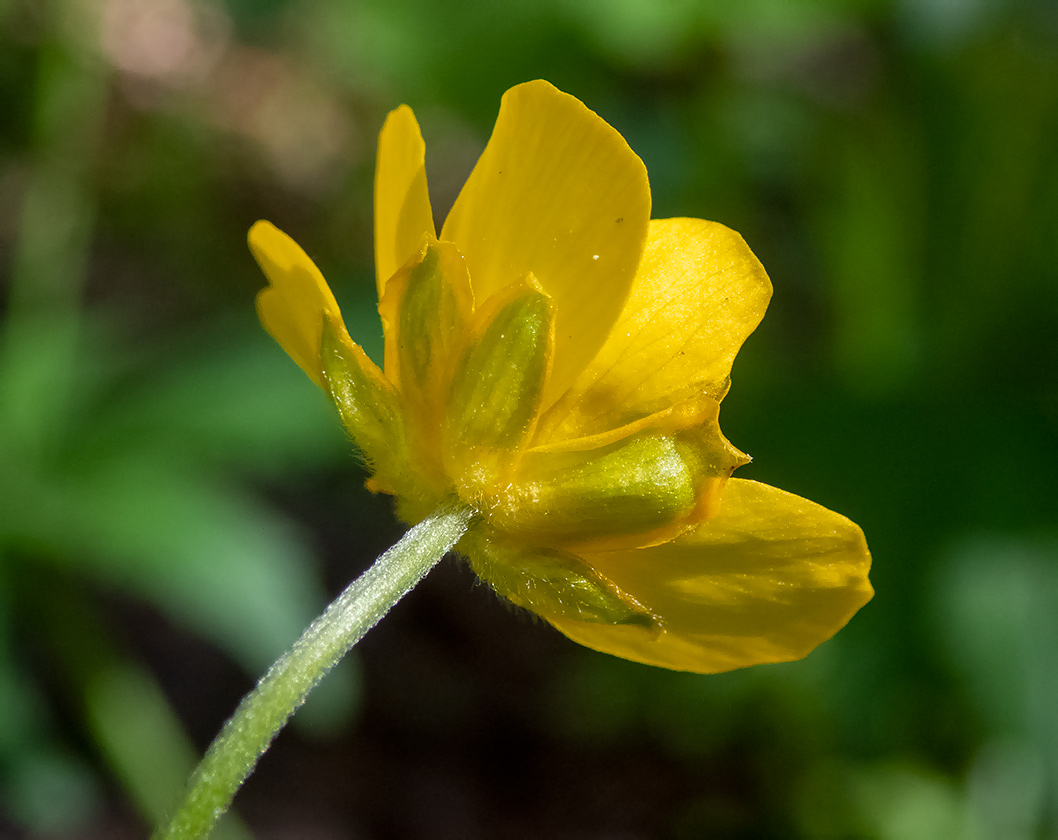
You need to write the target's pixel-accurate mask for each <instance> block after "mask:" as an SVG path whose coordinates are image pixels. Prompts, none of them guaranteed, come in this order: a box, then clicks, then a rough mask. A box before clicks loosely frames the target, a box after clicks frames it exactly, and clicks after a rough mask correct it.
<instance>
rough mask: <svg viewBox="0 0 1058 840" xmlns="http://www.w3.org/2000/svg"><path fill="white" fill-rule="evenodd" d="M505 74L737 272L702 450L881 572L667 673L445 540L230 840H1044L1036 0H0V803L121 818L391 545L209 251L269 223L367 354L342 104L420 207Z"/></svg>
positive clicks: (1045, 362) (373, 329)
mask: <svg viewBox="0 0 1058 840" xmlns="http://www.w3.org/2000/svg"><path fill="white" fill-rule="evenodd" d="M535 77H543V78H547V79H549V80H550V81H552V82H554V83H555V84H556V85H558V86H559V87H560V88H562V89H564V90H567V91H569V92H570V93H572V94H574V95H576V96H577V97H579V98H580V99H582V100H583V101H585V102H586V103H588V104H589V106H591V107H593V108H594V109H595V110H597V111H599V113H600V114H602V116H603V117H605V118H606V119H607V120H608V121H609V122H611V123H612V124H613V125H614V126H615V127H616V128H617V129H618V130H619V131H621V132H622V134H624V135H625V137H626V138H628V140H629V143H630V144H631V146H632V147H633V148H634V149H635V150H636V151H637V152H638V153H639V154H640V155H641V157H642V158H643V159H644V161H645V163H646V165H647V168H648V170H649V172H650V173H651V177H652V189H653V194H654V200H655V209H654V216H655V217H665V216H671V215H687V216H697V217H703V218H710V219H716V220H718V221H722V222H724V223H725V224H727V225H729V226H731V227H733V228H735V229H736V230H739V231H740V232H741V233H742V234H743V235H744V236H745V237H746V239H747V240H748V242H749V243H750V245H751V246H752V247H753V248H754V250H755V251H756V253H757V255H758V256H759V257H760V258H761V260H762V262H763V263H764V265H765V266H766V267H767V268H768V270H769V273H770V274H771V276H772V279H773V281H774V285H775V298H774V301H773V303H772V306H771V309H770V310H769V314H768V317H767V318H766V319H765V321H764V324H763V325H762V327H761V328H760V329H759V330H758V332H757V333H756V334H755V335H754V337H752V338H751V339H750V341H749V343H748V344H747V346H746V347H745V349H744V350H743V352H742V354H741V355H740V357H739V361H738V363H737V364H736V367H735V369H734V373H733V378H734V383H735V384H734V388H733V390H732V392H731V395H730V397H729V398H728V400H727V401H726V402H725V404H724V428H725V430H727V431H728V433H729V435H730V436H731V438H732V439H733V440H734V441H735V442H736V443H737V444H738V445H739V446H740V447H741V448H743V449H745V450H747V451H748V452H750V453H751V454H753V455H754V456H756V458H757V462H756V464H754V465H751V466H749V467H746V468H744V469H743V471H741V472H740V473H739V474H740V475H742V476H744V477H749V478H757V479H760V480H762V481H766V482H768V483H772V484H776V485H779V486H782V487H785V488H788V489H790V490H792V491H794V492H797V493H799V494H801V495H804V496H807V497H809V498H812V499H815V500H818V501H819V502H821V503H823V504H825V505H827V506H828V507H831V508H833V509H835V510H839V511H841V512H843V513H845V514H847V515H848V516H850V517H851V518H852V519H853V520H854V521H856V522H858V523H859V524H861V525H862V526H863V528H864V531H865V532H866V533H867V536H868V540H869V542H870V545H871V548H872V551H873V554H874V558H875V566H874V571H873V573H872V578H873V580H874V582H875V585H876V589H877V592H878V594H877V596H876V598H875V600H874V601H873V602H872V603H871V604H870V606H869V607H868V608H866V609H865V610H864V611H863V613H862V614H861V615H859V616H857V617H856V619H855V620H854V621H853V622H852V624H851V625H850V626H849V627H848V628H847V630H846V631H843V632H842V633H841V634H840V635H839V636H838V637H836V638H835V639H834V640H833V641H832V642H830V643H828V644H827V645H825V646H824V647H823V648H822V649H820V650H819V651H817V652H816V653H814V654H813V655H812V656H811V657H810V658H809V659H807V660H806V661H804V662H802V663H795V664H791V665H785V666H775V667H768V668H760V669H755V670H750V671H747V672H741V673H734V674H729V675H724V676H720V677H707V678H703V677H692V676H688V675H682V674H673V673H668V672H664V671H660V670H654V669H648V668H644V667H639V666H635V665H632V664H629V663H625V662H620V661H618V660H613V659H610V658H607V657H604V656H601V655H598V654H593V653H591V652H587V651H580V650H578V649H576V648H575V646H573V645H572V644H567V643H566V642H564V641H563V640H561V639H560V638H557V637H555V636H553V635H552V634H551V633H550V632H549V631H548V630H547V629H546V628H545V627H541V626H534V625H531V624H530V623H528V622H527V621H526V620H525V619H524V617H521V616H517V615H511V614H508V613H506V612H505V611H504V610H503V609H500V608H497V606H496V604H495V603H494V601H493V600H491V599H490V597H489V596H488V595H487V594H486V592H485V591H483V590H481V589H475V588H472V586H471V584H470V578H469V576H467V574H466V573H465V572H463V571H460V570H459V568H458V567H456V566H454V565H453V566H449V567H443V568H441V569H439V570H438V571H437V572H435V573H434V574H433V575H431V578H430V579H428V580H427V581H426V582H425V583H424V584H423V586H422V589H421V591H419V592H416V593H415V594H414V595H413V596H412V597H411V599H410V600H409V603H408V604H406V605H404V606H402V607H401V608H400V609H399V610H398V611H397V612H396V613H395V614H394V615H393V616H391V617H390V619H388V620H387V622H386V623H384V624H383V625H382V626H381V627H380V628H378V629H377V630H376V631H374V633H373V634H372V635H371V636H370V637H369V638H368V639H367V640H366V641H365V643H364V644H363V645H362V649H361V654H362V657H363V663H364V669H365V677H364V680H363V691H364V692H365V694H364V696H363V700H362V702H359V703H358V702H357V701H358V698H359V697H360V696H361V695H360V694H359V689H358V688H357V686H358V684H359V683H358V680H357V678H356V676H355V671H354V670H353V669H352V668H351V667H350V668H349V669H347V670H346V672H345V674H344V675H342V676H339V675H338V674H336V675H335V676H333V677H330V678H328V680H327V681H326V682H325V683H324V684H323V686H322V687H321V690H323V691H324V692H327V691H328V690H329V692H330V695H329V697H328V696H327V695H326V694H324V695H323V696H321V697H319V698H318V699H315V698H314V700H313V701H310V704H309V707H307V708H306V710H305V715H304V717H305V720H306V724H307V725H306V726H304V727H303V730H304V731H303V732H297V731H294V732H291V733H286V734H284V736H283V737H282V738H281V739H280V742H279V743H278V744H277V745H276V747H275V748H274V750H273V753H272V754H271V755H270V756H269V757H268V758H267V759H266V760H265V762H264V764H263V765H262V768H261V771H260V772H259V773H258V775H257V776H255V778H254V779H253V780H252V781H251V783H250V784H249V786H248V787H247V790H246V791H245V792H244V794H242V796H241V798H240V800H237V801H236V806H237V810H240V809H241V810H242V812H243V815H244V818H245V820H246V822H247V823H248V824H249V825H250V827H251V829H252V831H253V833H254V835H255V836H259V837H269V836H279V835H280V834H281V833H282V831H284V830H286V831H287V832H288V836H289V835H290V834H293V835H294V836H309V835H312V834H313V832H315V836H323V835H324V834H327V836H331V835H333V836H385V835H390V836H404V837H434V836H446V837H450V836H464V837H476V836H483V837H489V836H505V837H522V836H563V835H566V836H569V835H581V836H589V837H590V836H604V835H607V834H609V835H614V834H620V835H621V836H629V837H639V836H642V837H648V836H649V837H654V836H665V837H688V838H689V837H701V836H717V837H745V838H750V837H753V838H762V837H807V838H844V837H867V838H882V840H887V838H923V840H926V838H929V840H933V838H938V837H945V838H949V837H950V838H960V839H962V838H965V840H985V839H986V838H1004V840H1006V838H1013V840H1018V839H1019V838H1026V839H1027V838H1036V837H1054V836H1056V835H1058V726H1056V721H1058V716H1056V715H1055V714H1054V702H1053V698H1054V697H1055V695H1056V690H1058V661H1056V660H1055V649H1056V648H1058V646H1056V644H1055V642H1056V640H1058V625H1056V619H1055V615H1056V614H1058V610H1056V609H1055V603H1056V602H1058V533H1056V529H1055V522H1056V516H1055V515H1056V513H1058V505H1056V503H1055V493H1054V490H1053V487H1052V484H1053V477H1054V476H1055V475H1056V474H1058V386H1056V384H1055V383H1056V382H1058V344H1056V343H1055V341H1054V335H1055V332H1056V329H1058V269H1056V266H1058V144H1056V143H1055V142H1054V138H1055V137H1056V136H1058V7H1056V6H1055V4H1054V3H1053V2H1051V0H1008V1H1007V2H1001V0H905V2H882V0H858V2H852V1H851V0H850V1H849V2H837V0H806V2H797V3H791V2H787V0H753V1H752V2H741V3H729V4H725V3H704V2H697V0H663V2H657V0H561V2H560V1H559V0H553V2H547V0H545V1H544V2H529V0H514V2H509V3H503V4H500V3H496V2H493V0H472V2H467V3H463V4H460V5H459V8H458V10H453V9H452V8H450V7H449V6H448V5H446V4H443V3H433V2H426V0H355V2H353V1H352V0H312V1H311V2H310V0H228V2H224V3H222V2H219V0H194V2H192V0H50V1H49V2H42V3H30V2H27V1H26V0H7V2H2V3H0V102H2V104H3V107H2V108H0V319H2V320H0V834H2V835H4V836H9V835H10V836H13V837H23V836H43V837H48V836H73V835H76V836H108V837H109V836H123V835H131V836H136V835H138V834H141V833H142V832H143V826H144V824H145V823H149V822H151V821H152V820H155V819H156V818H157V817H158V815H159V813H161V812H163V811H164V810H165V809H166V808H168V807H169V806H170V805H171V803H172V801H173V799H174V797H175V795H176V793H177V792H178V788H179V785H180V784H181V781H182V778H183V775H184V773H185V772H186V770H187V767H188V766H189V764H190V763H191V761H192V760H193V756H194V754H195V751H196V750H197V749H201V748H202V747H203V746H204V745H205V743H206V742H207V741H208V739H209V738H210V736H211V735H212V733H213V732H214V731H215V730H216V729H217V727H218V726H219V724H220V722H221V720H222V719H223V717H224V716H225V715H226V714H228V713H229V712H230V710H231V709H232V708H234V704H235V702H236V701H237V699H238V697H239V696H240V695H241V693H242V692H243V691H245V690H246V689H247V688H248V687H249V684H250V680H251V679H253V678H254V677H256V676H257V675H258V674H259V673H260V671H261V670H262V669H263V668H264V667H265V666H266V665H267V664H268V663H269V662H270V661H271V660H272V659H274V658H275V657H276V656H277V655H278V654H279V653H280V652H281V651H282V650H283V649H284V648H285V647H286V646H287V645H288V644H289V643H290V642H291V641H292V640H293V638H294V637H295V636H296V635H297V633H298V631H299V629H300V627H302V626H303V625H304V624H305V623H307V621H308V620H309V619H310V617H311V616H312V615H313V614H315V613H316V612H317V611H318V610H319V609H320V608H321V607H322V605H323V604H324V602H325V599H326V595H325V593H330V594H334V592H336V590H337V589H338V588H339V587H340V586H341V585H342V584H344V582H346V581H347V580H348V579H350V578H351V577H352V576H353V575H354V574H355V573H356V572H357V570H358V569H360V568H363V567H364V566H366V565H367V563H369V562H370V560H371V559H372V558H373V557H374V555H375V553H377V550H378V549H380V548H382V547H384V546H385V545H386V544H387V543H388V542H391V541H392V537H393V535H394V533H395V530H394V529H395V526H394V525H393V523H392V522H391V521H390V520H389V518H388V514H387V512H386V509H385V505H384V504H380V503H379V502H378V501H377V500H375V499H373V498H372V497H370V496H368V495H367V494H366V492H364V491H362V490H361V489H359V486H358V485H359V482H360V481H361V479H362V476H361V474H360V472H359V470H358V468H357V466H356V463H355V459H354V458H353V456H352V454H351V452H350V451H349V448H348V446H347V445H346V443H345V441H344V440H343V439H342V435H341V434H340V432H339V431H338V428H337V424H336V423H335V422H334V421H333V419H332V417H331V415H330V412H329V411H328V409H327V407H326V405H325V404H324V401H323V399H322V397H321V396H320V395H319V394H317V393H315V392H314V389H313V388H312V387H311V385H310V384H307V383H306V382H304V381H303V380H304V377H303V376H301V375H300V372H299V371H297V369H296V368H295V367H294V366H293V365H292V364H291V363H289V361H288V360H286V359H285V357H284V356H283V355H282V353H281V351H279V350H278V348H276V347H275V346H274V345H273V344H272V342H271V341H270V339H268V337H267V336H266V335H264V333H263V332H261V331H260V329H259V328H258V326H257V325H256V319H255V316H254V313H253V310H252V306H251V299H252V296H253V294H254V293H255V291H256V290H257V288H258V286H259V285H260V280H259V278H258V276H257V274H256V269H255V267H254V266H253V264H252V261H251V260H250V258H249V256H248V254H247V252H246V251H245V248H244V245H243V238H244V236H245V232H246V230H247V228H248V227H249V225H250V224H251V223H252V222H253V221H254V220H255V219H257V218H262V217H264V218H269V219H272V220H273V221H275V222H276V223H277V224H279V225H280V226H281V227H283V228H284V229H285V230H287V231H288V232H289V233H290V234H291V235H292V236H294V238H295V239H297V240H298V241H299V242H301V243H302V244H303V245H304V246H305V247H306V249H307V250H308V251H309V253H310V254H311V255H312V256H313V257H314V258H315V259H316V261H317V262H318V263H319V264H320V266H321V267H322V268H323V270H324V272H325V273H326V275H327V276H328V278H329V279H331V280H332V282H333V283H334V285H335V290H336V293H337V295H338V298H339V301H340V302H341V304H342V307H343V312H344V314H345V316H346V320H347V322H348V325H349V329H350V332H351V333H354V334H355V335H356V337H357V339H358V340H360V341H361V342H362V343H364V344H365V345H366V346H367V349H368V350H369V351H370V352H376V353H377V351H378V350H379V349H380V342H379V339H378V324H377V316H376V315H375V313H374V312H373V294H374V289H373V283H372V282H371V274H370V271H371V263H372V255H371V252H370V241H371V236H370V230H371V227H370V226H371V219H370V208H371V181H372V165H373V154H374V141H375V135H376V132H377V130H378V128H379V127H380V126H381V121H382V118H383V116H384V114H385V112H386V111H387V110H388V109H390V108H392V107H394V106H395V105H397V104H398V103H400V102H408V103H409V104H411V105H412V106H413V107H414V108H415V110H416V114H417V115H418V116H419V117H420V120H421V122H422V123H423V128H424V133H425V134H426V135H427V136H428V137H429V138H430V158H429V160H428V162H427V165H428V167H429V169H430V181H431V189H432V192H433V194H434V197H435V202H436V203H435V210H436V211H437V212H439V213H441V214H443V213H444V212H445V211H446V210H447V207H448V205H449V204H450V203H451V201H452V200H454V197H455V190H456V189H458V186H459V185H460V184H461V183H462V182H463V180H464V179H465V176H466V174H467V172H468V171H469V169H470V167H471V166H472V165H473V162H474V160H475V157H476V155H477V154H478V153H479V152H480V150H481V148H482V147H483V145H484V141H485V139H486V134H487V131H488V129H489V127H490V126H491V124H492V121H493V119H494V117H495V109H496V106H497V103H498V101H499V96H500V94H501V93H502V92H503V91H504V90H505V89H506V88H508V87H509V86H511V85H512V84H515V83H517V82H520V81H524V80H526V79H529V78H535ZM314 705H315V706H316V709H315V711H316V715H315V716H313V715H312V707H313V706H314ZM299 717H301V715H299ZM343 727H344V728H343ZM313 731H315V732H317V733H320V734H326V735H327V736H328V740H321V739H320V738H316V739H313V738H311V737H309V736H310V735H311V733H312V732H313ZM185 733H187V734H185ZM192 744H194V746H192ZM299 780H300V781H299ZM227 830H228V831H230V832H231V833H232V835H233V836H239V835H240V834H243V835H244V834H245V829H243V828H242V827H241V826H240V825H239V824H238V823H235V822H233V823H232V824H231V825H229V826H227ZM328 832H329V834H328Z"/></svg>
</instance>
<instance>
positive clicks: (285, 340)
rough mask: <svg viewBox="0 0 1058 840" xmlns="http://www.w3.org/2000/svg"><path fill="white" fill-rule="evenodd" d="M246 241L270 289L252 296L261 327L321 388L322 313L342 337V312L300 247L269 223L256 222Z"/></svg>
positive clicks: (316, 269) (318, 272) (317, 271)
mask: <svg viewBox="0 0 1058 840" xmlns="http://www.w3.org/2000/svg"><path fill="white" fill-rule="evenodd" d="M248 239H249V243H250V250H251V251H252V252H253V255H254V259H256V260H257V264H258V265H259V266H261V270H262V271H263V272H264V273H265V276H266V277H267V278H268V282H269V284H270V285H269V286H268V288H266V289H263V290H262V291H261V292H260V293H258V295H257V314H258V316H259V317H260V319H261V323H262V324H263V325H264V328H265V329H266V330H268V332H269V334H270V335H271V336H272V338H274V339H275V340H276V341H278V342H279V345H280V347H282V348H283V349H284V350H286V351H287V354H288V355H289V356H290V358H292V359H293V360H294V361H295V362H297V363H298V366H299V367H300V368H301V369H302V370H303V371H305V373H307V374H308V375H309V378H310V379H311V380H312V381H313V382H315V383H316V384H317V385H319V386H320V387H321V388H323V387H324V382H323V376H322V373H321V368H320V338H321V335H322V332H323V316H324V314H325V313H326V315H327V316H328V317H329V318H330V319H331V321H332V322H333V323H334V325H335V329H336V330H337V331H339V332H341V333H343V334H346V333H345V325H344V323H343V321H342V313H341V312H340V311H339V309H338V303H337V302H336V301H335V299H334V295H333V294H331V290H330V287H329V286H328V285H327V281H326V280H324V279H323V275H322V274H320V270H319V269H318V268H316V265H315V263H313V262H312V260H310V259H309V257H308V255H307V254H306V253H305V252H304V251H303V250H301V247H300V246H299V245H298V244H297V243H296V242H295V241H294V240H293V239H291V238H290V237H289V236H287V235H286V234H285V233H283V231H281V230H279V229H278V228H277V227H275V226H274V225H273V224H271V223H270V222H257V223H256V224H255V225H254V226H253V227H252V228H250V234H249V237H248ZM346 335H347V334H346Z"/></svg>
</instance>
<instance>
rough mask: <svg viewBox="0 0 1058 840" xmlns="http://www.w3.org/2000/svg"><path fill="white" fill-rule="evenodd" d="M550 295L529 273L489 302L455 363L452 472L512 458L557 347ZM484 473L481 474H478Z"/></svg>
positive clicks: (449, 437)
mask: <svg viewBox="0 0 1058 840" xmlns="http://www.w3.org/2000/svg"><path fill="white" fill-rule="evenodd" d="M553 333H554V328H553V317H552V313H551V303H550V299H549V298H548V296H547V294H546V293H544V291H543V290H542V289H541V288H540V287H539V286H538V285H537V284H536V281H535V279H534V278H533V277H532V275H530V276H529V277H528V278H527V280H525V281H524V282H521V283H518V284H515V285H513V286H511V287H508V289H506V290H505V291H503V292H501V293H500V294H499V295H498V296H497V298H496V299H495V300H492V301H489V303H488V304H487V305H486V307H485V314H484V315H483V316H482V325H481V326H480V327H479V329H478V330H477V331H476V334H475V335H474V336H473V337H472V339H471V340H470V341H469V342H468V345H467V347H466V349H465V351H464V353H463V355H462V357H461V358H460V360H459V362H458V363H457V364H456V367H455V370H454V372H453V377H452V386H451V391H450V392H449V398H448V410H447V417H446V419H445V464H446V467H447V469H448V470H449V474H450V475H454V476H460V475H465V474H466V473H467V471H468V470H470V471H473V472H475V473H477V479H476V480H483V479H484V480H486V481H487V480H492V479H493V478H495V476H494V475H493V474H492V470H493V468H496V469H498V468H500V467H501V466H502V465H503V464H509V463H510V462H511V461H512V458H511V454H512V453H515V452H517V451H518V450H520V449H521V448H522V446H523V445H524V444H525V442H526V440H527V439H528V436H529V434H530V433H531V431H532V428H533V424H534V422H535V420H536V417H537V414H538V413H539V410H540V400H541V397H542V395H543V390H544V384H545V382H546V381H547V376H548V372H549V370H550V366H551V355H552V348H553V345H554V335H553ZM482 471H484V474H482Z"/></svg>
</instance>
